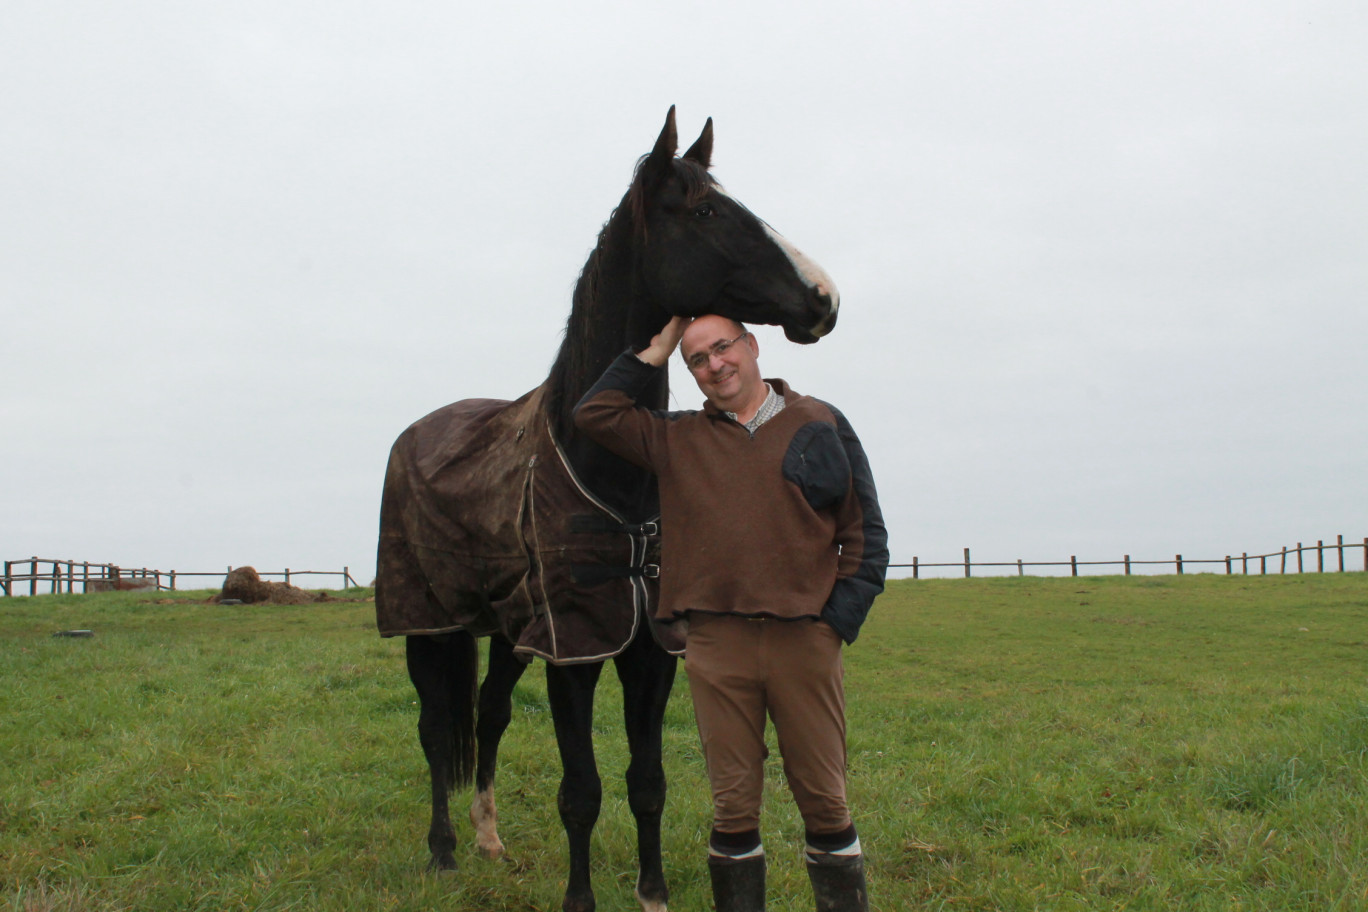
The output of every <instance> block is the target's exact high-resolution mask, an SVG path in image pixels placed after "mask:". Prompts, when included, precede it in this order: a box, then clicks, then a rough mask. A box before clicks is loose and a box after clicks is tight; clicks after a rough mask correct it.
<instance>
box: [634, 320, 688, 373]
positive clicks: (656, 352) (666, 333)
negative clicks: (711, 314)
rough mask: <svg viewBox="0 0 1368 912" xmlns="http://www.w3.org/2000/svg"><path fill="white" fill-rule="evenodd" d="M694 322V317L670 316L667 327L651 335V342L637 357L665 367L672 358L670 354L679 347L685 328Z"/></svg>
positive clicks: (648, 362)
mask: <svg viewBox="0 0 1368 912" xmlns="http://www.w3.org/2000/svg"><path fill="white" fill-rule="evenodd" d="M692 322H693V317H672V318H670V322H669V323H666V324H665V328H664V329H662V330H661V331H660V332H658V333H656V334H655V335H654V336H653V337H651V344H650V345H648V346H646V348H645V349H643V350H642V351H639V352H637V357H638V358H640V359H641V360H642V361H645V362H646V363H647V364H652V365H654V366H656V367H664V366H665V362H667V361H669V360H670V355H672V354H674V350H675V349H676V348H678V347H679V340H680V339H682V338H684V330H686V329H688V327H689V324H690V323H692Z"/></svg>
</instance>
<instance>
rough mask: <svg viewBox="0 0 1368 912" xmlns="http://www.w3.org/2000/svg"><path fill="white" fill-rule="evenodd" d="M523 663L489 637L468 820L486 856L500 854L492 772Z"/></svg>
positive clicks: (505, 644)
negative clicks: (472, 795)
mask: <svg viewBox="0 0 1368 912" xmlns="http://www.w3.org/2000/svg"><path fill="white" fill-rule="evenodd" d="M526 669H527V666H526V665H525V664H523V663H522V662H521V661H519V660H518V658H517V657H516V656H514V655H513V644H512V643H510V642H508V641H507V640H504V639H501V638H499V637H491V638H490V640H489V670H488V671H486V672H485V678H484V682H483V683H482V684H480V713H479V721H478V722H476V724H475V742H476V755H475V800H474V802H473V803H472V804H471V805H470V823H471V825H473V826H474V827H475V844H476V845H477V846H479V849H480V852H481V854H483V855H484V856H485V857H486V858H498V857H499V856H500V855H502V854H503V850H504V845H503V841H502V840H500V839H499V814H498V810H497V808H496V806H495V804H494V773H495V769H496V767H497V765H498V760H499V741H500V739H501V738H503V733H504V731H505V730H506V729H507V728H508V723H509V722H510V721H511V720H512V718H513V687H514V685H516V684H517V683H518V679H519V678H521V677H522V674H523V672H524V671H525V670H526Z"/></svg>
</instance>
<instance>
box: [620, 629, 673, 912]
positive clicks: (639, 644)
mask: <svg viewBox="0 0 1368 912" xmlns="http://www.w3.org/2000/svg"><path fill="white" fill-rule="evenodd" d="M614 665H616V667H617V673H618V679H619V680H620V681H622V711H623V721H624V723H625V725H626V730H627V745H628V748H629V749H630V750H631V754H632V762H631V764H630V765H629V766H628V767H627V803H628V805H629V806H630V807H631V809H632V815H633V816H634V817H636V825H637V862H638V865H639V868H638V870H639V873H638V875H637V887H636V895H637V900H638V901H639V902H640V903H641V908H642V909H643V910H645V912H665V909H666V903H667V902H668V900H669V897H670V891H669V889H668V888H667V887H666V885H665V871H664V868H663V867H662V864H661V857H660V815H661V813H662V811H664V808H665V767H664V764H663V762H662V760H661V744H660V741H661V728H662V726H663V723H664V719H665V704H666V703H668V702H669V699H670V688H671V687H672V686H674V677H675V667H676V659H675V657H674V656H672V655H670V654H669V653H668V652H666V651H665V650H663V649H661V648H660V647H659V646H658V645H657V644H656V642H655V641H654V640H653V639H652V638H651V635H650V632H649V631H645V630H643V631H641V632H640V633H638V634H637V637H636V639H635V640H634V641H633V642H632V644H631V645H630V646H628V647H627V649H626V650H624V651H623V652H622V653H621V654H620V655H619V656H618V657H617V658H616V659H615V660H614Z"/></svg>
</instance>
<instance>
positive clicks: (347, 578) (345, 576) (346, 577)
mask: <svg viewBox="0 0 1368 912" xmlns="http://www.w3.org/2000/svg"><path fill="white" fill-rule="evenodd" d="M342 582H344V583H347V584H348V585H350V586H351V587H352V588H355V587H356V580H354V579H352V575H351V567H348V566H345V565H343V567H342Z"/></svg>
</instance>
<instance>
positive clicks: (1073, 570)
mask: <svg viewBox="0 0 1368 912" xmlns="http://www.w3.org/2000/svg"><path fill="white" fill-rule="evenodd" d="M1069 574H1070V575H1071V576H1078V555H1077V554H1070V555H1069Z"/></svg>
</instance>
